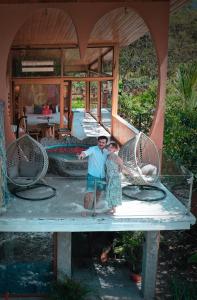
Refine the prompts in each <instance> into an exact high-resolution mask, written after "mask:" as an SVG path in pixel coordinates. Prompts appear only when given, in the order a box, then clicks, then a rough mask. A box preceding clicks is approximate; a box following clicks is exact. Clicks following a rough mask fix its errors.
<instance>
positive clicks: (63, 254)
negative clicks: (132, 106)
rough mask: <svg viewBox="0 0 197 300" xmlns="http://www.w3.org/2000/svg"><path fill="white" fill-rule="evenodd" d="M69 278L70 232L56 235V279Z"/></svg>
mask: <svg viewBox="0 0 197 300" xmlns="http://www.w3.org/2000/svg"><path fill="white" fill-rule="evenodd" d="M66 276H68V277H71V232H58V233H57V279H58V280H63V279H64V278H65V277H66Z"/></svg>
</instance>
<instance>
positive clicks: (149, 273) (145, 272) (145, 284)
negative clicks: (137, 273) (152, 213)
mask: <svg viewBox="0 0 197 300" xmlns="http://www.w3.org/2000/svg"><path fill="white" fill-rule="evenodd" d="M159 240H160V232H159V231H148V232H146V233H145V243H144V247H143V259H142V293H143V296H144V300H153V299H154V296H155V285H156V275H157V261H158V250H159Z"/></svg>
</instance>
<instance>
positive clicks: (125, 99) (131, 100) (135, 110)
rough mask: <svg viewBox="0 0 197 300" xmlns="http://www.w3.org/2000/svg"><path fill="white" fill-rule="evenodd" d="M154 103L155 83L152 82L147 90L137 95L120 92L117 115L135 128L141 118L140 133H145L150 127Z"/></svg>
mask: <svg viewBox="0 0 197 300" xmlns="http://www.w3.org/2000/svg"><path fill="white" fill-rule="evenodd" d="M155 102H156V83H155V82H154V81H153V82H152V83H151V84H150V85H149V87H148V89H147V90H145V91H143V92H141V93H139V94H137V95H131V94H130V95H129V94H127V93H125V92H122V94H121V95H119V114H120V116H122V117H123V118H124V119H126V120H127V121H128V122H129V123H131V124H132V125H133V126H135V127H137V128H139V117H140V116H141V121H142V122H141V127H142V131H143V132H145V133H147V132H148V131H149V129H150V127H151V123H152V118H153V112H154V107H155Z"/></svg>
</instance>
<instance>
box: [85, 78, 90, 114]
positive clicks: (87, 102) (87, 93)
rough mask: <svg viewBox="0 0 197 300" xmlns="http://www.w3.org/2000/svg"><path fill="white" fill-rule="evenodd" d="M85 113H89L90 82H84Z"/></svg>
mask: <svg viewBox="0 0 197 300" xmlns="http://www.w3.org/2000/svg"><path fill="white" fill-rule="evenodd" d="M85 110H86V112H90V82H89V81H87V82H86V103H85Z"/></svg>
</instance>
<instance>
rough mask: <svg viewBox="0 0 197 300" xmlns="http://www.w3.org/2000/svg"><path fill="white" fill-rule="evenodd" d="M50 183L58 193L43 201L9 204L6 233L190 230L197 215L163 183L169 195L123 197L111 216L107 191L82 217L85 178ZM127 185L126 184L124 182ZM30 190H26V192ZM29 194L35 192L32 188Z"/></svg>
mask: <svg viewBox="0 0 197 300" xmlns="http://www.w3.org/2000/svg"><path fill="white" fill-rule="evenodd" d="M45 180H46V182H47V183H48V184H49V185H51V186H53V187H55V188H56V189H57V193H56V196H55V197H53V198H51V199H48V200H42V201H28V200H22V199H20V198H17V197H12V199H11V201H10V204H9V207H8V209H7V211H6V212H5V213H3V214H2V215H1V216H0V230H1V231H2V232H9V231H10V232H79V231H80V232H83V231H84V232H85V231H86V232H89V231H127V230H130V231H135V230H141V231H151V230H176V229H189V228H190V225H191V224H194V223H195V217H194V216H193V215H192V214H191V213H190V212H188V211H187V209H186V207H185V206H184V205H183V204H182V203H181V202H180V201H179V200H177V198H176V197H175V196H174V195H173V194H172V193H170V192H169V191H168V190H167V189H166V188H165V187H164V186H163V185H162V184H161V183H158V185H159V186H160V187H162V188H163V189H164V190H165V191H166V193H167V196H166V198H165V199H163V200H160V201H139V200H132V199H129V198H127V197H125V196H123V202H122V205H121V206H119V207H118V208H117V212H116V214H115V215H113V216H112V215H107V214H106V211H107V204H106V203H105V195H104V194H103V195H102V197H101V199H100V201H99V202H98V203H97V207H96V215H95V216H94V214H93V213H94V211H93V210H92V209H90V210H88V211H87V216H86V217H84V216H82V214H81V213H82V212H83V211H84V208H83V197H84V194H85V190H86V180H85V178H83V179H80V178H73V177H72V178H65V177H54V176H53V177H50V176H47V177H46V178H45ZM124 184H125V183H124ZM25 193H26V192H23V195H25ZM27 193H29V194H32V191H28V192H27ZM37 193H38V194H37V196H36V192H35V191H34V194H33V195H34V196H35V197H37V198H39V196H40V195H43V194H44V195H46V194H47V193H48V190H47V189H46V188H45V189H43V190H38V191H37Z"/></svg>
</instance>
